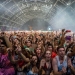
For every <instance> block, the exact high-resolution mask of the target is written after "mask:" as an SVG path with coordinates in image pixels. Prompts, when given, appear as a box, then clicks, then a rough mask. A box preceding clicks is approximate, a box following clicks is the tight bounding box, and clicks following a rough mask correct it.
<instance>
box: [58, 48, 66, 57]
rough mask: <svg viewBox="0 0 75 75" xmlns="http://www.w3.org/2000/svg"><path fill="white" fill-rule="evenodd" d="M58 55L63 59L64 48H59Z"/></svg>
mask: <svg viewBox="0 0 75 75" xmlns="http://www.w3.org/2000/svg"><path fill="white" fill-rule="evenodd" d="M58 55H59V56H60V57H64V55H65V49H64V48H60V49H59V51H58Z"/></svg>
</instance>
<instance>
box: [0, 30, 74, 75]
mask: <svg viewBox="0 0 75 75" xmlns="http://www.w3.org/2000/svg"><path fill="white" fill-rule="evenodd" d="M67 33H69V31H66V30H65V29H62V30H61V32H60V33H59V34H55V33H53V32H40V33H39V32H36V31H34V32H32V31H30V32H25V31H23V32H19V31H18V32H16V31H14V32H3V31H2V32H0V75H75V40H74V37H72V36H70V35H68V36H65V35H66V34H67Z"/></svg>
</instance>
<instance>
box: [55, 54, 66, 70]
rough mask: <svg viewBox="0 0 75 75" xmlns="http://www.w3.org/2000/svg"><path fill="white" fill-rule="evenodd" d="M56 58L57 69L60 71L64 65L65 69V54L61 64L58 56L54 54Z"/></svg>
mask: <svg viewBox="0 0 75 75" xmlns="http://www.w3.org/2000/svg"><path fill="white" fill-rule="evenodd" d="M56 59H57V64H58V71H61V70H62V67H65V68H66V69H67V56H66V55H65V56H64V60H63V63H62V64H60V61H59V56H56Z"/></svg>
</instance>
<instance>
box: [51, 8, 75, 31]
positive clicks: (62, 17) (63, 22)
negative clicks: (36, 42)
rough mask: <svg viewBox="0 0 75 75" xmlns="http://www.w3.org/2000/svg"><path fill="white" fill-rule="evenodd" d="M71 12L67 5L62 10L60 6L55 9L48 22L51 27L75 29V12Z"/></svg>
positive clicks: (55, 28)
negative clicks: (55, 11) (54, 13)
mask: <svg viewBox="0 0 75 75" xmlns="http://www.w3.org/2000/svg"><path fill="white" fill-rule="evenodd" d="M73 12H74V11H72V9H71V8H70V7H67V8H66V9H65V10H64V11H62V9H61V8H60V9H59V10H57V13H56V15H55V16H54V17H53V19H52V20H51V22H50V23H51V25H52V27H53V29H54V30H58V29H62V28H65V29H70V30H72V31H75V14H74V13H73Z"/></svg>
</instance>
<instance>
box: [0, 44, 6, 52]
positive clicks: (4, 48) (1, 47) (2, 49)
mask: <svg viewBox="0 0 75 75" xmlns="http://www.w3.org/2000/svg"><path fill="white" fill-rule="evenodd" d="M5 51H6V46H5V45H1V46H0V52H1V53H4V52H5Z"/></svg>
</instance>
